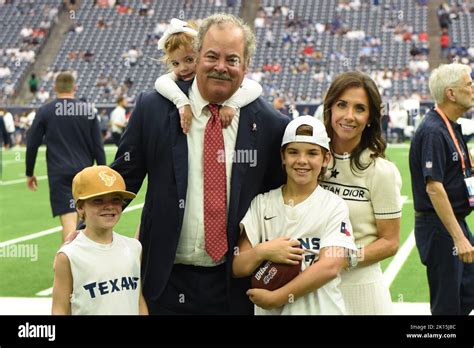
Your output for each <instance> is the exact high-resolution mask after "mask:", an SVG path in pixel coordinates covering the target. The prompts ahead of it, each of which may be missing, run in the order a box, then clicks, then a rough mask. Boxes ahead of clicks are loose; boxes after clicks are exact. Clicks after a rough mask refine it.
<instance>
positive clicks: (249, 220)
mask: <svg viewBox="0 0 474 348" xmlns="http://www.w3.org/2000/svg"><path fill="white" fill-rule="evenodd" d="M263 214H265V196H264V195H263V194H259V195H258V196H256V197H255V198H254V199H253V200H252V202H251V203H250V208H249V209H248V210H247V213H246V214H245V216H244V218H243V219H242V221H241V222H240V230H241V231H242V230H243V229H244V228H245V233H246V234H247V237H248V239H249V241H250V244H252V247H254V246H255V245H257V244H259V243H262V234H263V228H264V226H263Z"/></svg>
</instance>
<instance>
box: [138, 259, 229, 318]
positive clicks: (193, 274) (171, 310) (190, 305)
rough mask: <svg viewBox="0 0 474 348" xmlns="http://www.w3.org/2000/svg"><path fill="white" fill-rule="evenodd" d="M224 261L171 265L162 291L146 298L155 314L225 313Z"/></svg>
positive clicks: (227, 308) (226, 301)
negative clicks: (216, 264) (204, 265)
mask: <svg viewBox="0 0 474 348" xmlns="http://www.w3.org/2000/svg"><path fill="white" fill-rule="evenodd" d="M226 284H227V280H226V269H225V263H224V264H222V265H219V266H216V267H199V266H190V265H174V266H173V270H172V271H171V275H170V279H169V281H168V284H167V285H166V288H165V290H164V291H163V294H162V295H161V296H160V298H159V299H158V300H157V301H156V302H155V301H147V305H148V310H149V312H150V314H155V315H186V314H195V315H225V314H229V312H230V307H229V301H228V293H227V285H226Z"/></svg>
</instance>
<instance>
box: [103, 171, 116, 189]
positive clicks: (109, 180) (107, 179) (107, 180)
mask: <svg viewBox="0 0 474 348" xmlns="http://www.w3.org/2000/svg"><path fill="white" fill-rule="evenodd" d="M99 176H100V178H101V179H102V181H103V182H104V184H105V186H107V187H110V186H112V185H113V184H114V182H115V180H116V179H117V178H116V177H115V175H113V174H112V175H109V174H107V172H106V171H105V170H104V171H102V172H100V173H99Z"/></svg>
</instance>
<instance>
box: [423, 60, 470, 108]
mask: <svg viewBox="0 0 474 348" xmlns="http://www.w3.org/2000/svg"><path fill="white" fill-rule="evenodd" d="M471 71H472V70H471V68H470V67H469V66H468V65H465V64H459V63H452V64H441V65H440V66H439V67H437V68H436V69H434V70H433V71H432V72H431V75H430V80H429V82H428V85H429V88H430V93H431V96H432V97H433V99H434V100H435V102H436V103H437V104H442V103H443V102H444V101H445V98H446V95H445V90H446V88H449V87H458V86H459V84H460V83H461V81H462V78H463V77H464V74H466V73H467V74H469V75H470V74H471Z"/></svg>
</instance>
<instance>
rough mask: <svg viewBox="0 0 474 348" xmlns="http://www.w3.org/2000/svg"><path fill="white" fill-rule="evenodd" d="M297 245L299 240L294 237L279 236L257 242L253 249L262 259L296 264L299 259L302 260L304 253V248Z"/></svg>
mask: <svg viewBox="0 0 474 348" xmlns="http://www.w3.org/2000/svg"><path fill="white" fill-rule="evenodd" d="M299 246H300V242H299V241H297V240H296V239H290V237H280V238H276V239H273V240H271V241H268V242H263V243H260V244H258V245H257V246H256V247H255V248H256V249H255V251H256V252H257V253H259V254H260V256H261V258H262V259H263V260H268V261H272V262H276V263H286V264H289V265H297V264H298V263H299V261H300V260H303V256H302V255H303V254H304V250H303V249H301V248H300V247H299Z"/></svg>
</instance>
